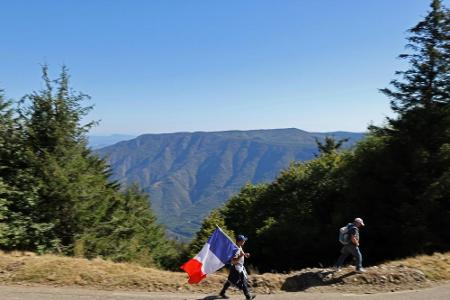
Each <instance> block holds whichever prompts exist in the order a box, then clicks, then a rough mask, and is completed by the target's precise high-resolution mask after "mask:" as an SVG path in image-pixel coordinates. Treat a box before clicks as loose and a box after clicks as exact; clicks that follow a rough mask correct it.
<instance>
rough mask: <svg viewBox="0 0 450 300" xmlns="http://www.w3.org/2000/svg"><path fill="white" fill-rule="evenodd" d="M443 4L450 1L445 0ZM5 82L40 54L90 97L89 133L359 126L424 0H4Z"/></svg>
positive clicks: (16, 89)
mask: <svg viewBox="0 0 450 300" xmlns="http://www.w3.org/2000/svg"><path fill="white" fill-rule="evenodd" d="M444 3H445V4H446V6H447V7H448V6H449V1H445V2H444ZM0 4H1V5H0V41H1V47H0V88H3V89H5V90H6V95H7V96H8V97H11V98H15V99H18V98H20V97H21V96H22V95H24V94H25V93H28V92H30V91H32V90H38V89H40V87H41V82H40V65H41V64H43V63H47V64H48V65H49V66H50V69H51V73H52V74H53V75H57V73H58V72H59V70H60V67H61V65H62V64H65V65H67V66H68V67H69V69H70V73H71V75H72V85H73V87H74V88H75V89H76V90H79V91H83V92H85V93H87V94H89V95H91V96H92V100H91V101H90V102H89V103H87V104H94V105H95V108H94V110H93V111H92V112H91V114H90V115H89V118H90V119H99V120H101V123H100V125H99V126H98V127H96V128H95V129H94V130H93V131H92V134H111V133H129V134H140V133H160V132H175V131H199V130H201V131H217V130H230V129H243V130H244V129H260V128H286V127H296V128H300V129H304V130H308V131H334V130H348V131H364V130H365V129H366V127H367V125H368V124H369V123H370V122H373V123H375V124H380V123H381V122H382V121H383V119H384V117H385V116H387V115H391V112H390V108H389V101H388V99H387V98H386V97H384V96H383V95H382V94H380V93H379V92H378V88H383V87H386V86H387V85H388V83H389V81H390V80H391V79H393V78H394V71H395V70H398V69H402V68H404V65H403V64H402V63H401V61H399V60H398V59H397V58H396V57H397V55H398V54H400V53H402V52H404V45H405V43H406V40H405V37H406V30H407V29H409V28H410V27H412V26H414V25H415V24H416V23H417V22H418V21H419V20H421V19H422V17H423V16H425V15H426V12H427V11H428V7H429V1H427V0H370V1H369V0H367V1H361V0H345V1H338V0H322V1H315V0H314V1H312V0H309V1H307V0H296V1H288V0H271V1H264V0H254V1H245V0H234V1H229V0H227V1H219V0H217V1H213V0H202V1H194V0H192V1H186V0H178V1H175V0H161V1H156V0H147V1H144V0H142V1H137V0H126V1H124V0H115V1H107V0H103V1H100V0H84V1H80V0H77V1H69V0H65V1H59V0H58V1H57V0H54V1H49V0H40V1H25V0H14V1H7V0H0Z"/></svg>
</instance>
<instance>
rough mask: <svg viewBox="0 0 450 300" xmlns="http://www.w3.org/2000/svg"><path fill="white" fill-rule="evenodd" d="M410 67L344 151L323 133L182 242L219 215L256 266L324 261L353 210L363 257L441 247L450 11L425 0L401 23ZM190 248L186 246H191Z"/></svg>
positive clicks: (449, 241) (446, 221)
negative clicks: (306, 154)
mask: <svg viewBox="0 0 450 300" xmlns="http://www.w3.org/2000/svg"><path fill="white" fill-rule="evenodd" d="M407 49H409V50H410V52H409V53H407V54H402V55H401V56H400V57H401V58H403V59H405V60H406V61H407V62H408V64H409V68H408V69H407V70H406V71H399V72H397V75H398V78H397V79H395V80H393V81H392V82H391V86H390V87H389V88H385V89H383V90H382V92H383V93H384V94H385V95H386V96H387V97H388V99H389V100H390V101H391V107H392V110H393V111H394V112H395V113H396V116H395V117H393V118H389V119H387V120H386V121H387V122H386V125H385V126H380V127H375V126H371V127H370V128H369V129H370V133H369V135H368V137H367V138H365V139H364V140H362V141H361V142H359V143H358V144H357V145H356V147H355V148H354V149H352V150H351V151H339V145H338V143H335V142H333V141H331V140H329V141H328V143H325V145H321V147H320V149H321V153H320V156H319V157H317V158H315V159H313V160H311V161H308V162H304V163H301V162H299V163H296V164H294V165H292V166H290V167H289V168H288V169H286V170H284V171H283V172H281V174H279V176H278V177H277V178H276V180H275V181H273V182H271V183H268V184H259V185H253V184H248V185H246V186H245V187H244V188H242V189H241V191H240V192H239V193H238V194H237V195H235V196H233V197H232V198H231V199H230V201H228V202H227V203H226V204H225V205H224V206H223V207H222V208H220V209H219V210H217V211H215V212H214V213H212V214H211V215H210V216H209V217H208V218H207V219H206V220H205V221H204V223H203V225H202V230H201V231H200V232H199V234H197V236H196V238H195V239H194V241H193V242H192V243H191V245H190V248H191V249H192V250H194V249H198V245H200V244H202V243H203V240H204V236H207V235H208V232H209V231H211V230H212V229H213V227H214V225H213V224H223V225H222V226H223V227H224V229H226V230H230V231H231V232H234V233H245V234H246V235H248V236H249V241H248V243H247V244H246V248H247V250H248V251H249V252H251V253H253V255H252V259H251V263H252V264H253V265H254V266H255V267H256V268H257V269H259V270H260V271H270V270H278V271H287V270H291V269H299V268H301V267H305V266H312V265H319V264H323V265H332V264H333V263H335V261H336V259H337V256H338V255H339V249H340V247H339V243H338V241H337V239H338V229H339V228H340V227H341V226H344V225H346V224H347V223H348V222H351V221H352V220H353V219H354V218H355V217H362V218H364V221H365V223H366V226H365V227H364V228H363V229H362V230H361V251H362V253H363V257H364V263H365V264H371V263H375V262H380V261H384V260H386V259H393V258H398V257H406V256H411V255H415V254H418V253H432V252H434V251H445V250H449V249H450V230H449V228H450V13H449V11H448V10H447V9H446V8H444V7H442V6H441V1H438V0H434V1H432V5H431V9H430V12H429V13H428V15H427V16H426V17H425V18H424V20H422V21H421V22H419V23H418V24H417V25H416V26H415V27H413V28H412V29H410V30H409V38H408V48H407ZM193 252H195V251H193Z"/></svg>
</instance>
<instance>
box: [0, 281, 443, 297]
mask: <svg viewBox="0 0 450 300" xmlns="http://www.w3.org/2000/svg"><path fill="white" fill-rule="evenodd" d="M87 299H89V300H125V299H127V300H149V299H152V300H213V299H217V298H216V297H215V296H212V295H202V294H182V293H180V294H177V293H145V292H112V291H97V290H89V289H79V288H52V287H23V286H0V300H87ZM231 299H232V300H241V299H244V297H243V296H232V297H231ZM278 299H279V300H294V299H295V300H303V299H306V300H329V299H330V300H331V299H334V300H385V299H394V300H423V299H426V300H445V299H450V283H448V284H445V285H442V286H438V287H434V288H430V289H424V290H417V291H404V292H395V293H383V294H372V295H351V294H337V293H323V294H321V293H301V292H299V293H282V294H275V295H258V296H257V298H256V299H255V300H278Z"/></svg>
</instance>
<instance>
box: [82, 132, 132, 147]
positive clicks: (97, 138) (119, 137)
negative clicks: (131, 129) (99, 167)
mask: <svg viewBox="0 0 450 300" xmlns="http://www.w3.org/2000/svg"><path fill="white" fill-rule="evenodd" d="M135 137H136V136H135V135H129V134H111V135H90V136H89V137H88V139H89V147H91V148H92V149H100V148H103V147H106V146H109V145H113V144H115V143H117V142H120V141H125V140H131V139H133V138H135Z"/></svg>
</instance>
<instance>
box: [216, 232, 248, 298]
mask: <svg viewBox="0 0 450 300" xmlns="http://www.w3.org/2000/svg"><path fill="white" fill-rule="evenodd" d="M247 240H248V238H247V237H246V236H244V235H242V234H240V235H238V236H237V237H236V245H237V246H238V251H237V252H236V254H235V255H234V257H233V258H232V259H231V268H230V273H229V275H228V280H227V281H226V282H225V284H224V285H223V288H222V290H221V291H220V293H219V295H220V297H222V298H223V299H228V298H229V297H228V296H227V295H226V294H225V292H226V291H227V289H228V288H229V287H230V285H232V284H233V285H234V286H236V287H237V288H239V289H240V290H242V291H243V292H244V295H245V298H246V299H247V300H251V299H253V298H255V297H256V295H251V294H250V291H249V289H248V283H247V271H246V270H245V267H244V259H245V258H248V257H250V253H248V252H244V249H243V248H242V246H244V244H245V242H246V241H247Z"/></svg>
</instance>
